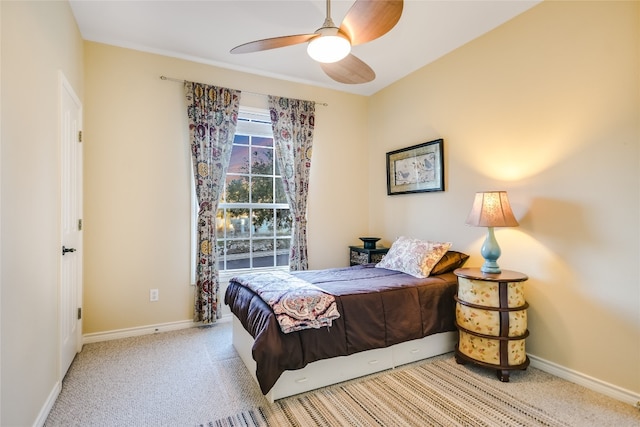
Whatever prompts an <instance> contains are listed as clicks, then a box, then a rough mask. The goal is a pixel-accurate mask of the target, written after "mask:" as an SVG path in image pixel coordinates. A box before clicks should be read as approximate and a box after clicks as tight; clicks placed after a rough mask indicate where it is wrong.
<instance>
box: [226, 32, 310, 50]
mask: <svg viewBox="0 0 640 427" xmlns="http://www.w3.org/2000/svg"><path fill="white" fill-rule="evenodd" d="M317 36H318V35H317V34H298V35H295V36H282V37H273V38H270V39H262V40H256V41H252V42H249V43H245V44H241V45H240V46H236V47H234V48H233V49H231V53H251V52H259V51H261V50H269V49H277V48H279V47H286V46H293V45H294V44H300V43H305V42H308V41H309V40H311V39H312V38H314V37H317Z"/></svg>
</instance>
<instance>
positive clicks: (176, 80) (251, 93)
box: [160, 76, 329, 107]
mask: <svg viewBox="0 0 640 427" xmlns="http://www.w3.org/2000/svg"><path fill="white" fill-rule="evenodd" d="M160 80H168V81H170V82H178V83H184V82H186V80H180V79H175V78H173V77H167V76H160ZM241 93H247V94H249V95H256V96H263V97H265V98H266V97H267V96H269V95H266V94H264V93H258V92H249V91H244V90H243V91H241ZM313 102H314V103H315V104H316V105H322V106H324V107H328V106H329V104H327V103H326V102H318V101H313Z"/></svg>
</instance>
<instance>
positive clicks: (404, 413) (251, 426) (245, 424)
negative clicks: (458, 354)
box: [207, 359, 567, 427]
mask: <svg viewBox="0 0 640 427" xmlns="http://www.w3.org/2000/svg"><path fill="white" fill-rule="evenodd" d="M496 381H497V379H496ZM207 425H209V426H215V427H240V426H242V427H262V426H271V427H280V426H282V427H288V426H296V427H310V426H362V427H368V426H389V427H391V426H393V427H401V426H411V427H414V426H415V427H418V426H420V427H424V426H474V427H476V426H567V424H564V423H562V422H560V421H558V420H555V419H554V418H553V416H552V415H551V414H548V413H545V412H544V411H543V410H541V409H539V408H536V407H534V406H532V405H530V404H529V403H527V402H525V401H521V400H518V399H514V398H513V397H512V396H509V395H508V394H507V393H505V392H504V391H502V390H500V389H499V388H498V387H493V386H491V385H490V384H488V383H487V382H486V381H480V380H479V379H477V378H475V377H474V376H473V375H470V374H469V372H468V371H467V370H466V368H465V367H464V366H460V365H457V364H456V363H455V361H453V360H452V359H448V360H438V361H434V362H425V363H421V364H413V365H411V366H408V367H402V368H398V369H395V370H391V371H387V372H384V373H382V374H377V375H372V376H369V377H366V378H363V379H360V380H352V381H349V382H346V383H342V384H338V385H334V386H330V387H325V388H322V389H319V390H316V391H311V392H308V393H305V394H301V395H298V396H293V397H290V398H285V399H282V400H279V401H276V402H275V403H274V404H272V405H271V406H269V407H261V408H256V409H254V410H250V411H245V412H242V413H240V414H236V415H234V416H232V417H228V418H224V419H219V420H216V421H212V422H210V423H208V424H207Z"/></svg>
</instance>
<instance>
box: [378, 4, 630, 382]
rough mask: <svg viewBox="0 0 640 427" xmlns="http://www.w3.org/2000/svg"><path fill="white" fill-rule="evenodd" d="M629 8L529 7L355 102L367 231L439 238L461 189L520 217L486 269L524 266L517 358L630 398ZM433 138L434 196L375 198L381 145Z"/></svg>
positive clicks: (470, 249) (453, 233) (463, 199)
mask: <svg viewBox="0 0 640 427" xmlns="http://www.w3.org/2000/svg"><path fill="white" fill-rule="evenodd" d="M639 5H640V3H638V2H545V3H543V4H541V5H539V6H536V7H534V8H533V9H531V10H530V11H528V12H525V13H524V14H522V15H520V16H519V17H517V18H515V19H513V20H512V21H510V22H508V23H506V24H504V25H502V26H501V27H499V28H497V29H495V30H494V31H492V32H490V33H488V34H486V35H485V36H483V37H481V38H479V39H477V40H474V41H472V42H470V43H469V44H467V45H465V46H464V47H462V48H460V49H458V50H456V51H454V52H453V53H451V54H449V55H447V56H445V57H443V58H441V59H440V60H438V61H436V62H435V63H433V64H431V65H429V66H427V67H424V68H423V69H421V70H419V71H417V72H415V73H413V74H412V75H410V76H409V77H407V78H405V79H403V80H401V81H400V82H398V83H396V84H394V85H392V86H390V87H388V88H386V89H385V90H383V91H381V92H379V93H378V94H376V95H375V96H373V97H371V99H370V102H369V105H370V116H369V123H370V126H369V135H370V138H369V161H370V163H369V165H370V170H369V177H370V180H371V187H370V189H369V190H370V201H369V211H370V218H371V222H370V231H371V232H372V233H373V234H376V235H382V236H384V237H385V238H386V239H387V241H388V242H389V241H392V240H393V239H394V238H395V237H396V236H398V235H401V234H409V235H413V236H416V237H421V238H428V239H437V240H450V241H452V242H453V243H454V247H455V248H457V249H460V250H463V251H465V252H467V253H469V254H471V255H472V258H471V259H470V261H469V262H468V266H479V265H481V263H482V258H481V257H480V255H479V248H480V246H481V244H482V241H483V239H484V235H485V233H486V229H483V228H470V227H468V226H466V225H465V224H464V222H465V219H466V215H467V213H468V212H469V209H470V208H471V203H472V200H473V195H474V193H475V192H476V191H483V190H507V191H508V192H509V197H510V199H511V202H512V205H513V208H514V211H515V214H516V216H517V218H518V219H519V221H520V227H518V228H513V229H499V230H497V231H496V236H497V239H498V241H499V243H500V245H501V248H502V257H501V258H500V260H499V264H500V265H501V266H502V267H503V268H506V269H512V270H517V271H521V272H524V273H526V274H527V275H529V277H530V280H529V281H528V282H527V285H526V293H527V299H528V302H529V303H530V305H531V307H530V309H529V329H530V332H531V336H530V337H529V339H528V340H527V350H528V353H530V354H531V355H534V356H537V357H539V358H542V359H545V360H546V361H549V362H552V363H554V364H557V365H560V366H562V367H565V368H568V369H571V370H575V371H577V372H580V373H582V374H585V375H589V376H592V377H594V378H597V379H599V380H601V381H604V382H606V383H609V384H613V385H616V386H618V387H622V388H624V389H627V390H630V391H633V392H635V393H638V392H640V278H639V262H638V260H639V259H640V252H639V242H640V240H639V238H640V221H639V220H640V210H639V207H640V206H639V205H640V202H639V195H640V194H639V193H640V187H639V182H638V181H639V176H640V174H639V145H640V129H639V126H640V125H639V119H640V110H639V109H640V87H639V82H640V66H639V56H640V52H639V45H638V43H639V40H640V26H639V19H640V11H639ZM436 138H444V141H445V165H446V168H445V171H446V191H445V192H443V193H433V194H415V195H402V196H387V195H386V192H385V185H386V184H385V163H384V162H385V160H384V159H385V153H386V152H387V151H391V150H394V149H397V148H401V147H406V146H409V145H413V144H417V143H420V142H425V141H429V140H432V139H436Z"/></svg>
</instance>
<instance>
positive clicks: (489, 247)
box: [480, 227, 502, 274]
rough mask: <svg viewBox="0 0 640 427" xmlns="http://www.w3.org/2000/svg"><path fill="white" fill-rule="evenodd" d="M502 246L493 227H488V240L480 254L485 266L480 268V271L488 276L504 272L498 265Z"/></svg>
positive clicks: (485, 241)
mask: <svg viewBox="0 0 640 427" xmlns="http://www.w3.org/2000/svg"><path fill="white" fill-rule="evenodd" d="M501 253H502V251H501V250H500V246H499V245H498V241H497V240H496V236H495V234H494V232H493V227H487V238H486V239H485V240H484V243H483V244H482V248H480V254H482V257H483V258H484V264H482V267H480V271H482V272H483V273H488V274H499V273H501V272H502V270H500V266H499V265H498V262H497V261H498V258H500V254H501Z"/></svg>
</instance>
